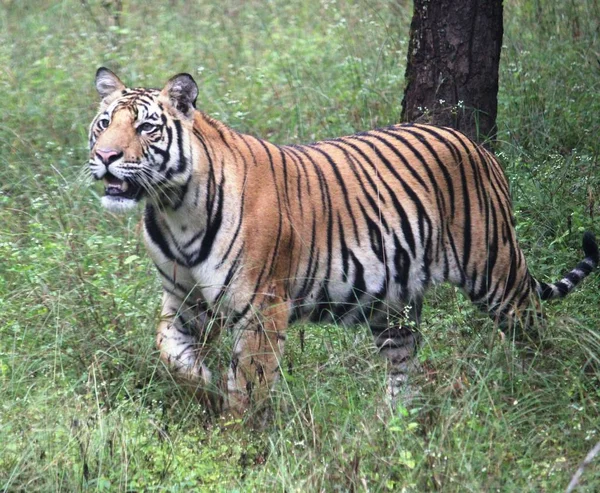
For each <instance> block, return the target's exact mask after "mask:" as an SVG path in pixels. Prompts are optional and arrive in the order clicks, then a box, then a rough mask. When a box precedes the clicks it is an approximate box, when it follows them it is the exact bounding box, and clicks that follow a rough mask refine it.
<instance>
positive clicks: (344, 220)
mask: <svg viewBox="0 0 600 493" xmlns="http://www.w3.org/2000/svg"><path fill="white" fill-rule="evenodd" d="M96 87H97V89H98V92H99V93H100V95H101V97H102V103H101V106H100V110H99V113H98V115H97V116H96V117H95V118H94V120H93V122H92V124H91V128H90V140H89V145H90V150H91V153H90V163H89V165H90V169H91V172H92V174H93V176H94V178H96V179H98V180H100V179H102V180H104V184H105V187H106V193H105V196H104V197H103V198H102V202H103V204H104V206H106V207H107V208H108V209H110V210H114V211H120V210H124V209H128V208H130V207H131V206H132V205H135V204H136V203H137V202H138V201H140V200H142V199H145V202H146V209H145V213H144V233H145V242H146V245H147V248H148V252H149V254H150V256H151V258H152V259H153V261H154V263H155V265H156V268H157V270H158V272H159V274H160V278H161V281H162V285H163V300H162V318H161V321H160V323H159V325H158V329H157V344H158V348H159V350H160V354H161V357H162V359H163V360H164V361H165V362H166V363H167V364H168V365H169V366H170V367H171V368H172V369H173V371H174V373H175V374H176V375H178V376H179V377H180V378H181V379H182V380H184V381H186V382H189V383H191V384H192V385H198V386H206V385H209V384H210V382H211V379H212V375H211V372H210V370H209V369H208V368H207V367H206V365H205V362H204V356H205V355H206V353H207V351H208V350H209V348H210V344H213V343H214V341H215V340H216V339H217V338H218V335H219V330H220V327H221V326H222V325H227V326H228V327H229V328H230V329H231V330H233V331H234V334H235V344H234V348H233V354H232V357H231V364H230V367H229V369H228V372H227V375H226V377H225V380H224V387H225V389H224V390H226V392H224V395H225V398H224V402H223V405H224V407H225V409H228V410H229V411H231V412H232V413H234V414H241V413H243V412H244V410H245V409H246V408H247V407H248V405H249V403H250V402H251V401H260V400H262V399H264V397H265V396H266V395H267V392H268V389H269V388H270V387H271V385H272V383H273V382H274V381H275V380H276V378H277V375H278V373H279V362H280V358H281V355H282V351H283V346H284V342H285V340H286V328H287V326H288V324H289V323H291V322H292V321H294V320H297V319H309V320H313V321H324V320H335V321H337V322H342V323H345V324H353V323H368V324H369V326H370V328H371V329H372V331H373V334H374V338H375V344H376V345H377V347H378V348H379V350H380V352H381V353H382V354H383V355H384V356H385V357H386V358H387V359H388V361H389V366H390V376H389V388H388V391H389V394H390V397H391V398H392V399H394V398H395V397H396V395H397V394H398V393H399V392H400V391H401V390H402V388H403V386H404V384H405V382H406V379H407V373H408V372H409V371H410V369H411V368H412V367H414V365H415V350H416V348H417V346H418V343H419V335H418V332H417V331H416V330H415V325H416V324H414V323H412V324H411V323H407V316H408V319H409V321H410V320H413V321H414V322H418V320H419V314H420V311H421V303H422V299H423V295H424V293H425V290H426V289H427V287H428V286H430V285H433V284H437V283H441V282H443V281H448V282H450V283H452V284H454V285H456V286H459V287H461V288H462V289H463V290H464V291H465V292H466V293H467V295H468V296H469V297H470V298H471V299H472V300H473V302H474V303H476V304H477V305H478V306H480V307H481V308H482V309H484V310H486V311H487V312H488V313H489V314H490V315H491V316H492V317H493V318H494V319H495V320H497V321H498V322H506V323H509V324H511V323H514V322H515V321H518V320H522V319H523V317H525V314H526V313H527V309H528V308H529V307H530V306H531V300H532V298H533V299H534V300H535V299H536V298H541V299H550V298H557V297H562V296H565V295H566V294H567V293H569V292H570V291H571V290H572V289H573V288H574V287H575V285H577V284H578V283H579V282H580V281H581V280H582V279H583V278H584V277H585V276H587V275H588V274H590V272H591V271H592V270H593V269H594V268H595V267H596V265H597V264H598V257H599V255H598V246H597V244H596V241H595V239H594V236H593V235H592V234H591V233H586V234H585V235H584V240H583V249H584V252H585V259H584V260H583V261H582V262H581V263H579V265H577V267H576V268H575V269H573V270H571V271H570V272H569V273H568V274H567V275H566V277H564V278H563V279H562V280H560V281H558V282H556V283H554V284H546V283H542V282H538V281H536V280H535V279H534V278H533V277H532V276H531V274H530V273H529V271H528V269H527V265H526V262H525V258H524V255H523V252H522V251H521V249H520V248H519V246H518V244H517V239H516V235H515V229H514V218H513V214H512V211H511V201H510V196H509V187H508V184H507V181H506V179H505V177H504V174H503V171H502V169H501V167H500V165H499V163H498V161H497V160H496V158H495V157H494V156H493V155H492V154H491V153H490V152H488V151H487V150H486V149H484V148H482V147H480V146H478V145H476V144H475V143H473V142H472V141H470V140H469V139H468V138H467V137H465V136H464V135H463V134H461V133H460V132H458V131H456V130H452V129H450V128H436V127H433V126H428V125H417V124H404V125H394V126H391V127H388V128H383V129H379V130H372V131H369V132H364V133H360V134H356V135H351V136H346V137H340V138H337V139H331V140H325V141H321V142H316V143H313V144H310V145H288V146H278V145H274V144H271V143H269V142H266V141H264V140H261V139H259V138H256V137H252V136H250V135H244V134H241V133H238V132H236V131H234V130H232V129H230V128H229V127H227V126H226V125H224V124H223V123H221V122H218V121H216V120H214V119H212V118H210V117H208V116H206V115H205V114H203V113H202V112H200V111H198V110H196V109H195V100H196V97H197V94H198V88H197V86H196V83H195V82H194V80H193V78H192V77H191V76H190V75H187V74H179V75H177V76H175V77H173V78H172V79H171V80H169V81H168V83H167V84H166V86H165V87H164V89H162V90H161V91H159V90H152V89H143V88H138V89H128V88H126V87H125V85H124V84H123V83H122V82H121V81H120V80H119V79H118V77H117V76H116V75H115V74H113V73H112V72H111V71H109V70H108V69H105V68H101V69H99V70H98V72H97V74H96ZM535 305H536V303H535V301H534V306H535Z"/></svg>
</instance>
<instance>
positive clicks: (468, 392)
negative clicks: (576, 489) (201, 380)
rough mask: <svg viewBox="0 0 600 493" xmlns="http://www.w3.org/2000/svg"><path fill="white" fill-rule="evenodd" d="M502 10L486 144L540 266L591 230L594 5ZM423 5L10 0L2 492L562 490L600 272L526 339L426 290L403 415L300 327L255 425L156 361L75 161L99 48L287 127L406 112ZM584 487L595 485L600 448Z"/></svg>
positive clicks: (153, 284) (338, 346) (595, 167)
mask: <svg viewBox="0 0 600 493" xmlns="http://www.w3.org/2000/svg"><path fill="white" fill-rule="evenodd" d="M504 3H505V37H504V47H503V52H502V62H501V79H500V95H499V116H498V124H499V128H500V140H499V142H498V145H497V152H498V154H499V155H500V157H501V159H502V161H503V163H504V165H505V168H506V171H507V174H508V176H509V179H510V182H511V186H512V190H513V196H514V199H515V209H516V210H515V213H516V216H517V221H518V232H519V235H520V238H521V242H522V246H523V247H524V249H525V250H526V252H527V256H528V259H529V262H530V264H531V266H532V270H533V271H534V272H535V273H537V275H538V276H539V277H543V278H556V277H558V276H559V275H560V274H561V273H562V272H563V271H564V270H565V269H566V268H568V267H571V266H572V265H574V263H575V262H576V261H577V259H578V258H579V257H580V256H581V252H580V250H579V248H580V245H579V244H580V239H581V233H582V231H583V230H584V229H595V230H596V232H597V233H600V228H599V227H598V220H597V216H598V213H599V210H598V204H597V202H598V191H599V187H600V167H599V166H600V165H599V163H598V158H599V154H600V152H599V151H600V140H599V139H598V135H599V118H598V114H599V113H600V62H599V59H600V40H599V38H598V37H599V33H600V6H599V4H598V1H597V0H578V1H575V0H568V1H559V0H549V1H547V2H541V1H540V0H506V1H505V2H504ZM120 4H122V10H120V9H119V5H120ZM411 9H412V5H411V3H410V2H408V1H404V0H357V1H353V2H343V1H333V0H332V1H329V0H320V1H317V0H305V1H295V0H294V1H288V0H286V1H283V0H271V1H256V0H247V1H242V0H226V1H207V2H202V3H200V2H198V3H196V2H185V1H181V0H171V1H170V2H158V1H147V2H133V1H124V2H116V1H114V0H113V1H110V0H106V1H104V0H103V1H98V0H88V1H84V2H79V1H74V0H63V1H54V2H51V1H47V0H39V1H33V0H31V1H29V0H28V1H16V0H12V1H11V0H3V1H2V2H1V3H0V489H4V490H6V491H22V490H27V491H36V490H37V491H80V490H86V491H87V490H92V491H105V490H106V491H138V490H139V491H141V490H144V491H148V490H161V491H162V490H167V491H190V490H193V489H196V490H199V491H265V490H271V489H275V490H277V491H338V490H340V491H347V490H352V491H357V490H361V491H363V490H364V491H388V490H389V491H424V490H434V489H439V490H443V491H492V490H496V491H502V490H505V491H561V490H564V488H565V486H566V484H567V483H568V481H569V479H570V477H571V475H572V474H573V472H574V470H575V469H576V467H577V465H578V463H579V462H580V461H581V460H582V458H583V457H584V456H585V454H586V452H587V451H588V450H589V449H590V448H592V446H593V445H594V444H595V443H596V442H597V441H598V440H600V436H599V432H598V430H599V428H600V416H599V410H598V401H599V397H600V395H599V394H600V393H599V391H598V388H599V385H598V384H599V376H600V369H599V366H598V364H599V355H600V331H599V325H600V322H599V320H600V319H599V316H598V306H599V304H598V299H599V296H598V292H599V288H600V281H599V278H598V276H597V275H595V276H594V277H592V278H591V279H590V280H588V281H586V283H585V285H584V286H583V287H582V289H580V290H578V291H577V292H576V293H574V294H573V295H572V296H571V297H570V298H568V299H567V300H565V301H564V302H562V303H560V304H552V305H549V306H548V309H547V313H548V324H547V327H545V328H543V329H541V330H540V334H539V336H538V337H539V340H538V341H537V342H536V343H529V344H526V345H522V344H517V343H515V341H512V340H511V339H510V337H509V336H506V335H504V334H501V333H499V332H498V331H497V330H496V329H495V328H494V327H493V325H492V324H491V323H490V322H489V321H487V320H486V318H485V317H484V316H483V315H481V314H479V313H478V312H477V311H476V310H475V309H474V308H473V307H472V306H471V305H470V304H469V303H468V302H466V301H465V300H464V299H463V298H462V296H461V295H460V293H457V292H456V291H455V290H453V289H450V288H448V287H440V288H438V289H436V290H433V291H432V292H431V293H430V296H429V297H428V304H427V307H426V310H425V314H424V323H423V331H424V334H425V340H426V343H425V347H424V349H423V351H422V352H421V358H422V360H423V365H424V369H425V371H424V373H423V375H421V376H420V377H419V378H418V383H419V387H420V389H421V392H420V395H419V396H418V398H417V399H416V402H415V404H414V405H413V406H412V407H411V408H410V409H409V410H406V409H400V410H399V411H398V412H396V413H395V414H394V413H392V412H391V411H390V410H389V409H388V408H387V407H386V405H385V402H384V400H383V394H384V391H383V389H384V383H385V371H384V365H383V364H382V363H381V362H380V361H379V359H378V358H377V356H376V355H375V354H374V349H373V347H372V345H371V341H370V337H369V334H367V332H366V330H364V329H363V328H357V329H344V328H341V327H335V326H305V327H296V328H295V329H292V331H291V332H292V335H291V337H290V344H289V346H288V349H287V354H286V357H285V361H284V370H285V371H284V373H285V378H284V379H283V381H282V382H281V384H280V385H279V386H278V388H277V390H276V391H275V392H274V403H273V407H274V409H275V410H276V413H275V414H276V415H275V419H274V422H273V423H272V425H271V426H269V427H267V429H265V430H264V431H261V432H259V431H254V432H252V431H247V430H243V429H240V427H239V426H235V424H234V426H230V424H229V423H225V422H223V420H219V419H212V418H210V417H209V416H207V415H206V413H205V412H204V411H203V410H202V409H201V408H200V407H199V406H198V405H197V404H196V403H195V402H194V401H192V400H191V399H190V398H189V397H188V396H187V395H186V394H185V393H183V392H181V391H180V390H179V389H178V388H177V386H176V385H174V384H173V382H172V381H171V379H170V377H169V375H168V373H167V372H166V371H165V369H164V368H162V366H161V365H160V363H159V362H158V358H157V354H156V352H155V350H154V346H153V340H154V326H155V324H156V320H157V310H158V302H159V287H158V283H157V280H156V277H155V274H154V272H153V269H152V267H151V265H150V262H149V261H148V260H147V258H146V256H145V253H144V249H143V245H141V241H140V235H139V226H138V218H137V217H136V216H130V217H125V218H123V217H117V216H113V215H110V214H108V213H107V212H106V211H103V210H101V208H100V206H99V201H98V197H97V193H98V190H97V188H95V187H94V186H91V187H90V186H88V183H86V182H85V180H82V179H81V178H80V176H81V169H82V167H83V166H84V164H85V161H86V156H87V144H86V142H87V125H88V123H89V121H90V120H91V118H92V116H93V115H94V113H95V108H96V104H97V95H96V93H95V90H94V87H93V76H94V73H95V70H96V68H97V67H98V66H100V65H106V66H108V67H110V68H111V69H113V70H114V71H116V72H117V73H118V74H119V75H120V76H121V77H122V79H123V80H124V81H126V82H128V83H129V84H130V85H137V86H154V87H161V86H162V84H163V83H164V82H165V81H166V80H167V79H168V78H169V77H170V76H172V75H173V74H175V73H177V72H182V71H185V72H190V73H192V74H193V75H194V77H195V78H196V80H197V81H198V82H199V86H200V96H199V98H198V105H199V106H200V107H201V108H202V109H203V110H204V111H206V112H207V113H209V114H211V115H213V116H214V117H216V118H219V119H221V120H223V121H225V122H226V123H228V124H229V125H231V126H232V127H234V128H236V129H238V130H241V131H244V132H249V133H253V134H256V135H260V136H262V137H265V138H269V139H271V140H272V141H274V142H276V143H287V142H305V141H312V140H316V139H319V138H325V137H332V136H337V135H341V134H346V133H351V132H354V131H359V130H365V129H368V128H372V127H375V126H383V125H387V124H391V123H394V122H396V121H398V119H399V115H400V102H401V99H402V94H403V89H404V82H403V81H404V67H405V58H406V49H407V45H408V32H409V23H410V17H411V13H412V12H411ZM301 333H302V334H304V337H303V338H302V341H303V343H302V344H301V337H300V334H301ZM223 358H226V356H225V355H223ZM583 484H584V485H585V487H586V488H588V489H589V491H593V490H598V489H600V468H599V467H598V466H594V465H592V466H590V467H589V468H588V469H587V470H586V473H585V474H584V477H583Z"/></svg>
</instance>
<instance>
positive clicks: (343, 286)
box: [289, 237, 443, 325]
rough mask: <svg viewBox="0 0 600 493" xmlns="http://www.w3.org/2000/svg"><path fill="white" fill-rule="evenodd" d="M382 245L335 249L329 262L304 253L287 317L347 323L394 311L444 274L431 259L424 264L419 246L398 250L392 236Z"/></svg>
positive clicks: (387, 316)
mask: <svg viewBox="0 0 600 493" xmlns="http://www.w3.org/2000/svg"><path fill="white" fill-rule="evenodd" d="M365 243H366V242H365ZM385 245H386V246H385V247H384V248H383V254H379V255H378V254H377V252H375V251H373V250H372V249H370V248H348V251H347V252H344V253H343V254H342V252H341V251H339V252H337V253H334V255H333V256H332V261H331V264H330V265H329V266H328V263H327V261H326V258H325V259H324V260H322V261H321V260H315V259H313V261H312V262H311V260H310V259H309V258H307V259H304V262H303V265H305V271H304V272H303V275H301V276H298V278H297V279H295V282H294V289H293V291H292V295H291V296H292V298H291V299H290V301H289V305H290V321H295V320H299V319H300V320H302V319H303V320H310V321H313V322H322V321H332V322H336V323H343V324H345V325H351V324H355V323H369V322H373V321H376V320H380V319H382V318H385V319H390V318H391V317H398V316H401V315H402V312H403V310H404V309H405V308H406V306H407V305H409V304H410V303H411V301H412V300H420V299H421V297H422V294H423V292H424V290H425V289H426V287H427V285H428V284H430V283H431V282H438V281H440V280H441V278H442V277H443V274H442V272H441V269H438V268H436V266H435V265H428V266H427V267H426V266H425V259H424V251H423V249H422V248H419V249H417V252H416V256H415V257H416V258H413V257H410V256H407V255H405V254H404V253H405V252H404V250H402V249H401V248H399V249H398V250H397V249H396V248H395V246H394V240H393V238H392V237H388V238H386V239H385ZM400 252H403V254H402V255H400ZM311 264H312V266H313V269H312V271H311V272H309V271H308V270H309V267H310V266H311ZM315 264H316V265H315Z"/></svg>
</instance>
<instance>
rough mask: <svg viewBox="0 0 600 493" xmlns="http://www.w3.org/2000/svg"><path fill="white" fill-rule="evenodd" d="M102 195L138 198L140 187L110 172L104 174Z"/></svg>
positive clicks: (140, 192) (140, 193)
mask: <svg viewBox="0 0 600 493" xmlns="http://www.w3.org/2000/svg"><path fill="white" fill-rule="evenodd" d="M103 181H104V195H105V196H106V197H115V198H117V197H118V198H123V199H130V200H139V198H140V197H141V195H142V191H143V189H142V187H140V186H139V185H136V184H135V183H131V182H128V181H124V180H121V179H119V178H117V177H116V176H114V175H111V174H110V173H106V175H104V179H103Z"/></svg>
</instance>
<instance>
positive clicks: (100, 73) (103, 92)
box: [96, 67, 125, 100]
mask: <svg viewBox="0 0 600 493" xmlns="http://www.w3.org/2000/svg"><path fill="white" fill-rule="evenodd" d="M123 89H125V84H123V83H122V82H121V79H119V78H118V77H117V76H116V75H115V74H114V73H113V72H112V71H110V70H108V69H107V68H106V67H100V68H99V69H98V70H96V90H97V91H98V94H100V96H101V97H102V99H103V100H106V99H107V98H109V97H110V96H111V95H112V94H114V93H116V92H117V91H119V92H120V91H122V90H123Z"/></svg>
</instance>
